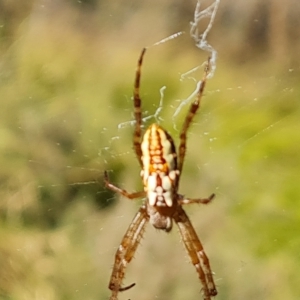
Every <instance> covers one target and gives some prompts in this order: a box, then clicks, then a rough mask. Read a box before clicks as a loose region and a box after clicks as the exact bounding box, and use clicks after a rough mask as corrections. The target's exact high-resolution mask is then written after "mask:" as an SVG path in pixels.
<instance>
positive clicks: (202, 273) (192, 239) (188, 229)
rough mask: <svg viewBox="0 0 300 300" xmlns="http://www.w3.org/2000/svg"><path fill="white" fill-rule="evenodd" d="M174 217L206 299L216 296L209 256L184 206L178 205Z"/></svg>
mask: <svg viewBox="0 0 300 300" xmlns="http://www.w3.org/2000/svg"><path fill="white" fill-rule="evenodd" d="M174 219H175V222H176V224H177V226H178V228H179V232H180V234H181V237H182V240H183V242H184V245H185V248H186V250H187V252H188V255H189V257H190V258H191V261H192V263H193V265H194V266H195V268H196V271H197V273H198V276H199V279H200V281H201V283H202V286H203V292H204V299H205V300H210V299H211V296H216V295H217V293H218V292H217V290H216V286H215V283H214V279H213V275H212V272H211V269H210V265H209V260H208V257H207V256H206V254H205V252H204V249H203V246H202V244H201V242H200V240H199V238H198V236H197V234H196V232H195V229H194V227H193V225H192V224H191V221H190V220H189V218H188V216H187V214H186V213H185V211H184V210H183V208H182V207H180V206H179V207H178V213H177V214H176V215H175V216H174Z"/></svg>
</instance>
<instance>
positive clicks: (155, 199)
mask: <svg viewBox="0 0 300 300" xmlns="http://www.w3.org/2000/svg"><path fill="white" fill-rule="evenodd" d="M141 150H142V162H143V170H142V172H141V176H142V179H143V183H144V190H145V192H146V193H147V197H148V201H149V204H150V205H151V206H159V207H164V206H167V207H172V206H173V205H174V198H176V195H177V185H178V178H179V171H178V170H177V154H176V150H175V145H174V142H173V139H172V137H171V136H170V135H169V134H168V132H167V131H166V130H164V129H163V128H162V127H160V126H159V125H158V124H152V125H150V126H149V128H148V129H147V130H146V132H145V134H144V137H143V141H142V144H141Z"/></svg>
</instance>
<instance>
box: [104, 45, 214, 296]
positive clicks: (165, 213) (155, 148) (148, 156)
mask: <svg viewBox="0 0 300 300" xmlns="http://www.w3.org/2000/svg"><path fill="white" fill-rule="evenodd" d="M145 52H146V48H144V49H143V50H142V52H141V54H140V57H139V60H138V65H137V69H136V74H135V83H134V95H133V104H134V116H135V129H134V136H133V147H134V151H135V153H136V155H137V159H138V161H139V164H140V166H141V169H142V171H141V177H142V181H143V185H144V191H139V192H134V193H129V192H127V191H126V190H123V189H121V188H119V187H117V186H115V185H114V184H112V183H111V182H110V181H109V178H108V174H107V172H106V171H105V172H104V182H105V186H106V187H107V188H109V189H110V190H112V191H114V192H116V193H119V194H121V195H122V196H124V197H126V198H129V199H135V198H142V197H144V198H145V202H144V203H143V204H142V206H141V207H140V209H139V210H138V212H137V214H136V215H135V217H134V219H133V220H132V222H131V224H130V226H129V228H128V229H127V232H126V233H125V235H124V237H123V239H122V241H121V244H120V246H119V248H118V250H117V252H116V254H115V262H114V266H113V270H112V274H111V277H110V282H109V289H110V290H111V291H112V294H111V297H110V300H117V296H118V293H119V292H122V291H126V290H128V289H130V288H132V287H133V286H134V285H135V283H132V284H130V285H128V286H125V287H123V286H122V281H123V279H124V276H125V269H126V266H127V264H128V263H130V261H131V259H132V258H133V256H134V254H135V251H136V249H137V247H138V245H139V243H140V241H141V238H142V236H143V233H144V230H145V225H146V224H147V223H148V221H150V223H151V224H152V225H153V226H154V227H155V228H157V229H160V230H164V231H166V232H170V231H171V229H172V226H173V220H174V221H175V223H176V225H177V226H178V229H179V232H180V234H181V237H182V240H183V243H184V245H185V248H186V250H187V253H188V255H189V256H190V259H191V262H192V264H193V265H194V266H195V268H196V271H197V273H198V277H199V279H200V281H201V283H202V286H203V288H202V292H203V296H204V299H205V300H210V299H211V297H212V296H216V295H217V290H216V286H215V283H214V280H213V274H212V271H211V269H210V264H209V260H208V257H207V256H206V254H205V252H204V249H203V246H202V244H201V242H200V240H199V238H198V236H197V234H196V232H195V229H194V227H193V225H192V224H191V221H190V219H189V217H188V216H187V214H186V212H185V211H184V210H183V208H182V205H184V204H191V203H201V204H207V203H209V202H210V201H211V200H212V199H213V198H214V196H215V195H214V194H212V195H211V196H210V197H208V198H199V199H190V198H186V197H185V196H183V195H181V194H178V192H177V191H178V186H179V179H180V175H181V171H182V167H183V162H184V157H185V153H186V139H187V131H188V129H189V127H190V124H191V122H192V120H193V118H194V116H195V114H196V112H197V110H198V108H199V105H200V100H201V98H202V95H203V90H204V87H205V83H206V79H207V75H208V72H209V68H210V59H208V62H207V65H206V67H205V72H204V76H203V79H202V81H201V82H200V83H199V89H198V93H197V96H196V100H195V101H194V102H193V103H192V104H191V106H190V109H189V111H188V114H187V116H186V118H185V121H184V123H183V126H182V129H181V132H180V135H179V138H180V143H179V148H178V155H177V153H176V148H175V145H174V142H173V139H172V137H171V136H170V134H169V133H168V132H167V131H166V130H164V129H163V128H162V127H161V126H160V125H158V124H155V123H154V124H151V125H150V126H149V127H148V129H147V130H146V132H145V134H144V136H143V138H141V135H142V109H141V99H140V95H139V94H140V77H141V67H142V63H143V58H144V54H145ZM177 158H178V161H177Z"/></svg>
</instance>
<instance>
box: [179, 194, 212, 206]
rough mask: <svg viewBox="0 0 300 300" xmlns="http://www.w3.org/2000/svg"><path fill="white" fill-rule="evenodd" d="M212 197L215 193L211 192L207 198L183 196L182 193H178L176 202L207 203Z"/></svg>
mask: <svg viewBox="0 0 300 300" xmlns="http://www.w3.org/2000/svg"><path fill="white" fill-rule="evenodd" d="M214 198H215V194H211V195H210V196H209V197H208V198H198V199H191V198H185V197H183V196H182V195H179V199H178V203H179V205H184V204H193V203H197V204H208V203H210V202H211V200H212V199H214Z"/></svg>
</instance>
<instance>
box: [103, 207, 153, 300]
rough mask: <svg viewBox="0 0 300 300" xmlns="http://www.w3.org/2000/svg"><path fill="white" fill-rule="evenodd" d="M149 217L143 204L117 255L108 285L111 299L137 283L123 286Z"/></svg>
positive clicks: (114, 299) (114, 298) (113, 299)
mask: <svg viewBox="0 0 300 300" xmlns="http://www.w3.org/2000/svg"><path fill="white" fill-rule="evenodd" d="M148 219H149V217H148V215H147V210H146V207H145V205H143V206H142V207H141V208H140V209H139V211H138V212H137V214H136V215H135V217H134V219H133V220H132V222H131V224H130V226H129V228H128V229H127V231H126V233H125V235H124V237H123V239H122V241H121V244H120V246H119V248H118V250H117V252H116V255H115V263H114V267H113V271H112V274H111V277H110V281H109V286H108V287H109V289H110V290H111V291H112V295H111V297H110V300H117V295H118V292H122V291H125V290H128V289H130V288H132V287H133V286H134V285H135V283H132V284H130V285H128V286H126V287H121V285H122V281H123V279H124V276H125V269H126V266H127V264H129V263H130V261H131V259H132V258H133V256H134V254H135V251H136V249H137V247H138V245H139V244H140V241H141V238H142V236H143V233H144V231H145V225H146V224H147V222H148Z"/></svg>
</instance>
